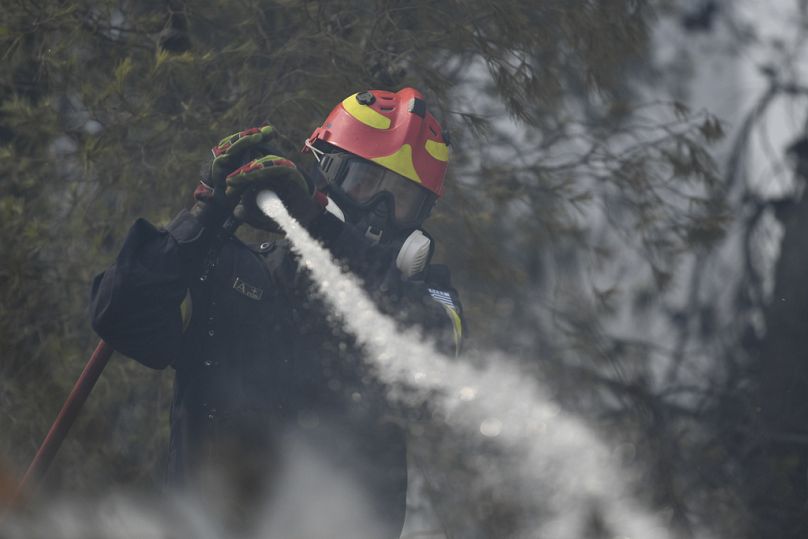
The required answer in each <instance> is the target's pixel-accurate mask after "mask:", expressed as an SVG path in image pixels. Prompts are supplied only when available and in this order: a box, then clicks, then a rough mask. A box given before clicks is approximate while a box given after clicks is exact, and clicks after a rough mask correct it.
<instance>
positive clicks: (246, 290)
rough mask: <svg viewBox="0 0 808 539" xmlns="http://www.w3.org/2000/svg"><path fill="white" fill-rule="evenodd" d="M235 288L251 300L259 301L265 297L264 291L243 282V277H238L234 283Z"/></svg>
mask: <svg viewBox="0 0 808 539" xmlns="http://www.w3.org/2000/svg"><path fill="white" fill-rule="evenodd" d="M233 288H234V289H236V290H238V291H239V292H241V293H242V294H244V295H245V296H247V297H248V298H250V299H255V300H259V299H261V296H263V295H264V291H263V290H261V289H260V288H258V287H257V286H253V285H251V284H250V283H246V282H244V281H242V280H241V277H236V280H235V281H233Z"/></svg>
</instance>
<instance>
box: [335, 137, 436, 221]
mask: <svg viewBox="0 0 808 539" xmlns="http://www.w3.org/2000/svg"><path fill="white" fill-rule="evenodd" d="M319 157H320V159H319V161H320V170H321V171H322V173H323V176H325V178H326V179H327V180H328V183H329V185H330V186H331V188H332V189H335V190H336V191H337V192H338V194H339V195H342V197H345V198H346V199H348V200H349V201H350V202H351V203H353V204H354V205H356V206H357V207H358V208H360V209H367V208H371V207H373V206H375V205H376V204H377V203H378V201H379V200H381V199H382V198H385V197H386V198H387V199H388V200H390V201H391V202H392V209H393V211H392V217H393V222H394V223H395V224H396V226H398V227H400V228H407V227H414V226H418V225H420V224H421V222H422V221H423V220H424V219H426V217H427V216H428V215H429V212H430V210H431V209H432V206H433V204H434V201H435V199H436V198H437V197H436V196H435V195H434V193H432V192H431V191H429V190H428V189H425V188H424V187H421V186H420V185H418V184H417V183H415V182H414V181H412V180H410V179H409V178H405V177H404V176H402V175H400V174H397V173H395V172H393V171H392V170H388V169H386V168H384V167H382V166H379V165H377V164H375V163H372V162H370V161H367V160H365V159H362V158H361V157H358V156H356V155H353V154H350V153H329V154H323V155H321V156H319Z"/></svg>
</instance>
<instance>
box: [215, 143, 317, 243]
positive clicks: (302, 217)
mask: <svg viewBox="0 0 808 539" xmlns="http://www.w3.org/2000/svg"><path fill="white" fill-rule="evenodd" d="M226 184H227V188H226V190H225V195H226V196H227V198H229V199H230V198H235V199H239V200H241V204H240V205H239V206H238V207H237V208H236V217H237V218H239V219H241V220H242V221H244V222H246V223H248V224H250V225H252V226H254V227H256V228H263V229H266V230H273V231H274V230H277V228H278V227H277V224H276V223H275V222H274V221H273V220H272V219H270V218H269V217H267V216H266V215H264V213H263V212H262V211H261V210H260V209H259V208H258V206H257V204H256V202H255V196H256V194H257V193H258V192H260V191H264V190H270V191H273V192H274V193H275V194H276V195H278V198H279V199H280V200H281V202H283V205H284V206H285V207H286V210H287V211H288V212H289V215H291V216H292V217H294V218H295V219H296V220H297V221H298V222H299V223H300V224H302V225H303V226H308V225H309V224H310V223H311V222H312V221H314V219H316V218H317V217H319V216H320V215H322V214H323V212H324V209H325V204H324V202H325V201H321V200H320V198H318V197H317V196H315V190H314V186H313V185H311V184H310V183H309V182H308V181H307V180H306V178H305V177H304V176H303V174H301V173H300V171H298V170H297V167H296V166H295V164H294V163H292V162H291V161H289V160H288V159H284V158H283V157H278V156H276V155H265V156H263V157H261V158H259V159H255V160H253V161H250V162H249V163H247V164H246V165H244V166H242V167H240V168H239V169H237V170H236V171H234V172H232V173H230V174H229V175H228V176H227V178H226Z"/></svg>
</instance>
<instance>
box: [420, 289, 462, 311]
mask: <svg viewBox="0 0 808 539" xmlns="http://www.w3.org/2000/svg"><path fill="white" fill-rule="evenodd" d="M427 290H429V295H430V296H432V299H434V300H435V301H437V302H438V303H442V304H444V305H446V306H447V307H451V308H452V309H454V310H457V307H455V304H454V302H453V301H452V296H451V294H449V292H444V291H443V290H436V289H434V288H428V289H427Z"/></svg>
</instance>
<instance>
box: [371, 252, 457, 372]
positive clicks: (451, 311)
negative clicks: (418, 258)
mask: <svg viewBox="0 0 808 539" xmlns="http://www.w3.org/2000/svg"><path fill="white" fill-rule="evenodd" d="M385 296H386V297H387V298H389V299H387V301H386V303H388V304H387V305H386V306H385V310H391V309H394V310H396V311H397V315H398V316H399V318H401V319H402V321H403V322H404V323H405V324H408V325H417V326H419V327H421V328H422V330H423V332H424V334H425V335H426V336H427V337H431V338H433V339H435V342H436V344H437V346H438V348H439V350H440V351H441V352H443V353H444V354H447V355H455V356H456V355H458V354H459V353H460V351H461V349H462V344H463V337H464V333H465V332H466V327H465V323H464V319H463V306H462V304H461V302H460V297H459V295H458V293H457V290H455V289H454V288H453V287H452V285H451V282H450V280H449V270H448V268H446V266H439V265H432V266H428V269H427V271H426V278H425V279H419V280H403V281H401V284H400V286H399V287H398V290H393V291H388V292H387V293H386V294H385Z"/></svg>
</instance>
